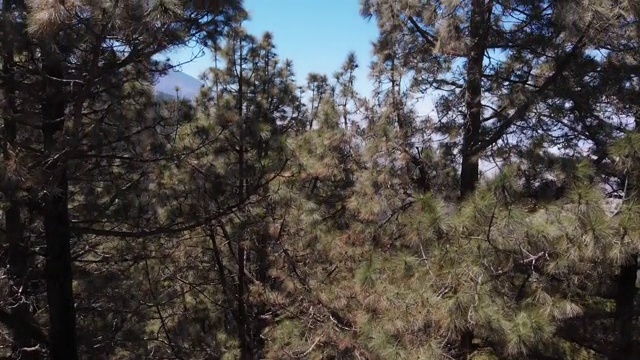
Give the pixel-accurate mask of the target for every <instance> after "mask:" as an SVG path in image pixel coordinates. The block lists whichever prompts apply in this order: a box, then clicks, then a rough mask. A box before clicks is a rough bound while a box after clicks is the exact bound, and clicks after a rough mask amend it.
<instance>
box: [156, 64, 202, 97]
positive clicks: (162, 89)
mask: <svg viewBox="0 0 640 360" xmlns="http://www.w3.org/2000/svg"><path fill="white" fill-rule="evenodd" d="M202 85H203V84H202V82H201V81H200V80H198V79H196V78H194V77H193V76H191V75H187V74H185V73H183V72H181V71H170V72H169V73H168V74H167V75H165V76H162V77H160V78H159V79H158V80H157V83H156V85H155V89H156V93H157V94H158V96H159V97H162V98H164V97H170V98H175V97H176V87H177V88H178V89H179V91H178V96H179V97H180V98H187V99H189V100H193V99H195V98H196V96H197V95H198V94H199V93H200V88H201V87H202Z"/></svg>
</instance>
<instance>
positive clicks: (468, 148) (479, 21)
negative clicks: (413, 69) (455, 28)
mask: <svg viewBox="0 0 640 360" xmlns="http://www.w3.org/2000/svg"><path fill="white" fill-rule="evenodd" d="M471 6H472V8H471V20H470V23H469V42H470V44H471V45H470V46H469V53H468V57H467V70H466V73H467V86H466V91H465V104H466V110H467V118H466V121H465V123H464V129H463V136H462V149H461V152H462V169H461V171H460V196H461V197H462V198H466V197H467V196H468V195H469V194H471V193H473V191H474V190H475V189H476V185H477V183H478V180H479V171H480V166H479V158H478V155H477V154H475V153H474V151H473V149H474V148H475V147H476V145H477V144H479V142H480V127H481V126H482V77H483V68H482V63H483V61H484V54H485V51H486V40H487V35H488V29H487V27H486V23H487V21H488V20H489V16H490V11H487V10H489V9H490V8H491V6H490V2H486V0H473V1H472V5H471Z"/></svg>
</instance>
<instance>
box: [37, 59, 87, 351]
mask: <svg viewBox="0 0 640 360" xmlns="http://www.w3.org/2000/svg"><path fill="white" fill-rule="evenodd" d="M52 53H53V52H49V53H48V54H46V58H45V64H44V65H43V71H44V73H45V74H46V79H45V89H44V90H45V96H44V103H43V106H42V119H43V123H42V135H43V140H44V154H45V156H46V157H47V163H48V166H47V167H46V168H45V169H44V171H45V173H46V175H47V180H48V184H47V185H49V186H48V187H47V189H46V192H45V195H44V214H43V216H44V221H43V222H44V230H45V240H46V245H47V256H46V266H45V272H46V275H45V278H46V283H47V302H48V305H49V350H50V358H51V360H77V359H78V353H77V344H76V319H75V306H74V299H73V287H72V284H73V274H72V270H71V231H70V221H69V205H68V182H67V162H66V160H64V156H57V155H59V154H60V153H61V152H62V151H63V150H64V143H63V141H64V140H63V134H62V132H63V128H64V126H63V125H64V119H65V108H66V99H65V98H64V92H63V90H64V89H63V83H62V81H60V80H58V79H63V78H64V72H63V66H62V61H61V60H60V59H59V58H58V56H57V55H55V54H52ZM54 159H55V160H54Z"/></svg>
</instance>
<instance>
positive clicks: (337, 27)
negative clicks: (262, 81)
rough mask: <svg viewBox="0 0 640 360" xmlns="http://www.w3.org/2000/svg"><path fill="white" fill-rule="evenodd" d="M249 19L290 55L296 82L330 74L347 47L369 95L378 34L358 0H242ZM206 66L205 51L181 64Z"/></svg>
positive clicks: (184, 55)
mask: <svg viewBox="0 0 640 360" xmlns="http://www.w3.org/2000/svg"><path fill="white" fill-rule="evenodd" d="M244 6H245V8H246V9H247V10H248V11H249V14H250V17H251V19H250V20H249V21H247V22H246V23H245V27H246V28H247V30H248V32H249V33H250V34H252V35H254V36H258V37H259V36H261V35H262V34H263V33H264V32H266V31H270V32H271V33H272V34H273V36H274V43H275V45H276V51H277V53H278V55H279V57H280V58H282V59H284V58H288V59H291V60H293V65H294V70H295V73H296V77H297V79H298V82H299V83H304V82H305V81H306V77H307V74H308V73H309V72H318V73H323V74H326V75H329V76H330V75H331V74H333V72H335V71H336V70H338V69H339V68H340V66H341V65H342V63H343V62H344V60H345V59H346V57H347V54H348V53H349V52H350V51H354V52H355V53H356V57H357V59H358V63H359V65H360V67H359V69H358V72H357V73H356V76H357V78H358V80H357V84H356V88H357V90H358V91H359V92H362V93H365V94H366V95H369V93H370V91H371V88H372V86H371V83H370V81H369V80H368V78H367V74H368V71H369V70H368V69H369V63H370V61H371V50H372V47H371V42H372V41H373V40H374V39H375V38H376V37H377V34H378V30H377V28H376V24H375V21H373V20H372V21H367V20H365V19H363V18H362V17H361V16H360V13H359V6H360V5H359V1H358V0H245V1H244ZM193 51H194V50H193V49H181V50H179V51H177V52H174V53H172V54H169V56H170V57H171V59H172V60H173V61H183V60H186V59H190V58H191V57H192V53H193ZM210 66H211V55H210V53H207V54H205V55H204V56H202V57H200V58H198V59H196V60H194V61H192V62H190V63H188V64H185V65H183V66H182V71H184V72H185V73H187V74H189V75H192V76H194V77H196V78H197V77H199V75H200V74H201V73H202V72H203V71H204V70H206V69H207V68H208V67H210Z"/></svg>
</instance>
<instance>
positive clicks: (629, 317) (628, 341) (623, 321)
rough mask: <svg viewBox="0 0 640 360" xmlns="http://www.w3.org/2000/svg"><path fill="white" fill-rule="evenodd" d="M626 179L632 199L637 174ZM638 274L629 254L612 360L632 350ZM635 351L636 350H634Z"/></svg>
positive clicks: (620, 281)
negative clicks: (629, 258)
mask: <svg viewBox="0 0 640 360" xmlns="http://www.w3.org/2000/svg"><path fill="white" fill-rule="evenodd" d="M635 131H640V114H637V115H636V121H635ZM625 176H626V177H627V179H626V181H628V187H627V192H628V193H627V194H625V196H629V197H631V198H633V199H637V198H638V193H637V191H638V185H637V183H638V181H637V178H638V176H633V175H630V174H626V175H625ZM637 276H638V255H637V254H634V255H632V256H631V262H630V263H629V264H627V265H624V266H621V267H620V273H619V274H618V278H617V293H616V298H615V301H616V310H615V326H616V328H615V331H616V342H615V348H614V350H613V351H612V356H611V358H612V359H613V360H622V359H629V358H630V356H632V354H633V352H634V341H633V338H634V336H633V335H634V327H633V320H634V313H635V311H634V310H635V299H636V293H637V291H638V290H637V288H636V281H637ZM635 351H637V350H635ZM636 355H638V354H636Z"/></svg>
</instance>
